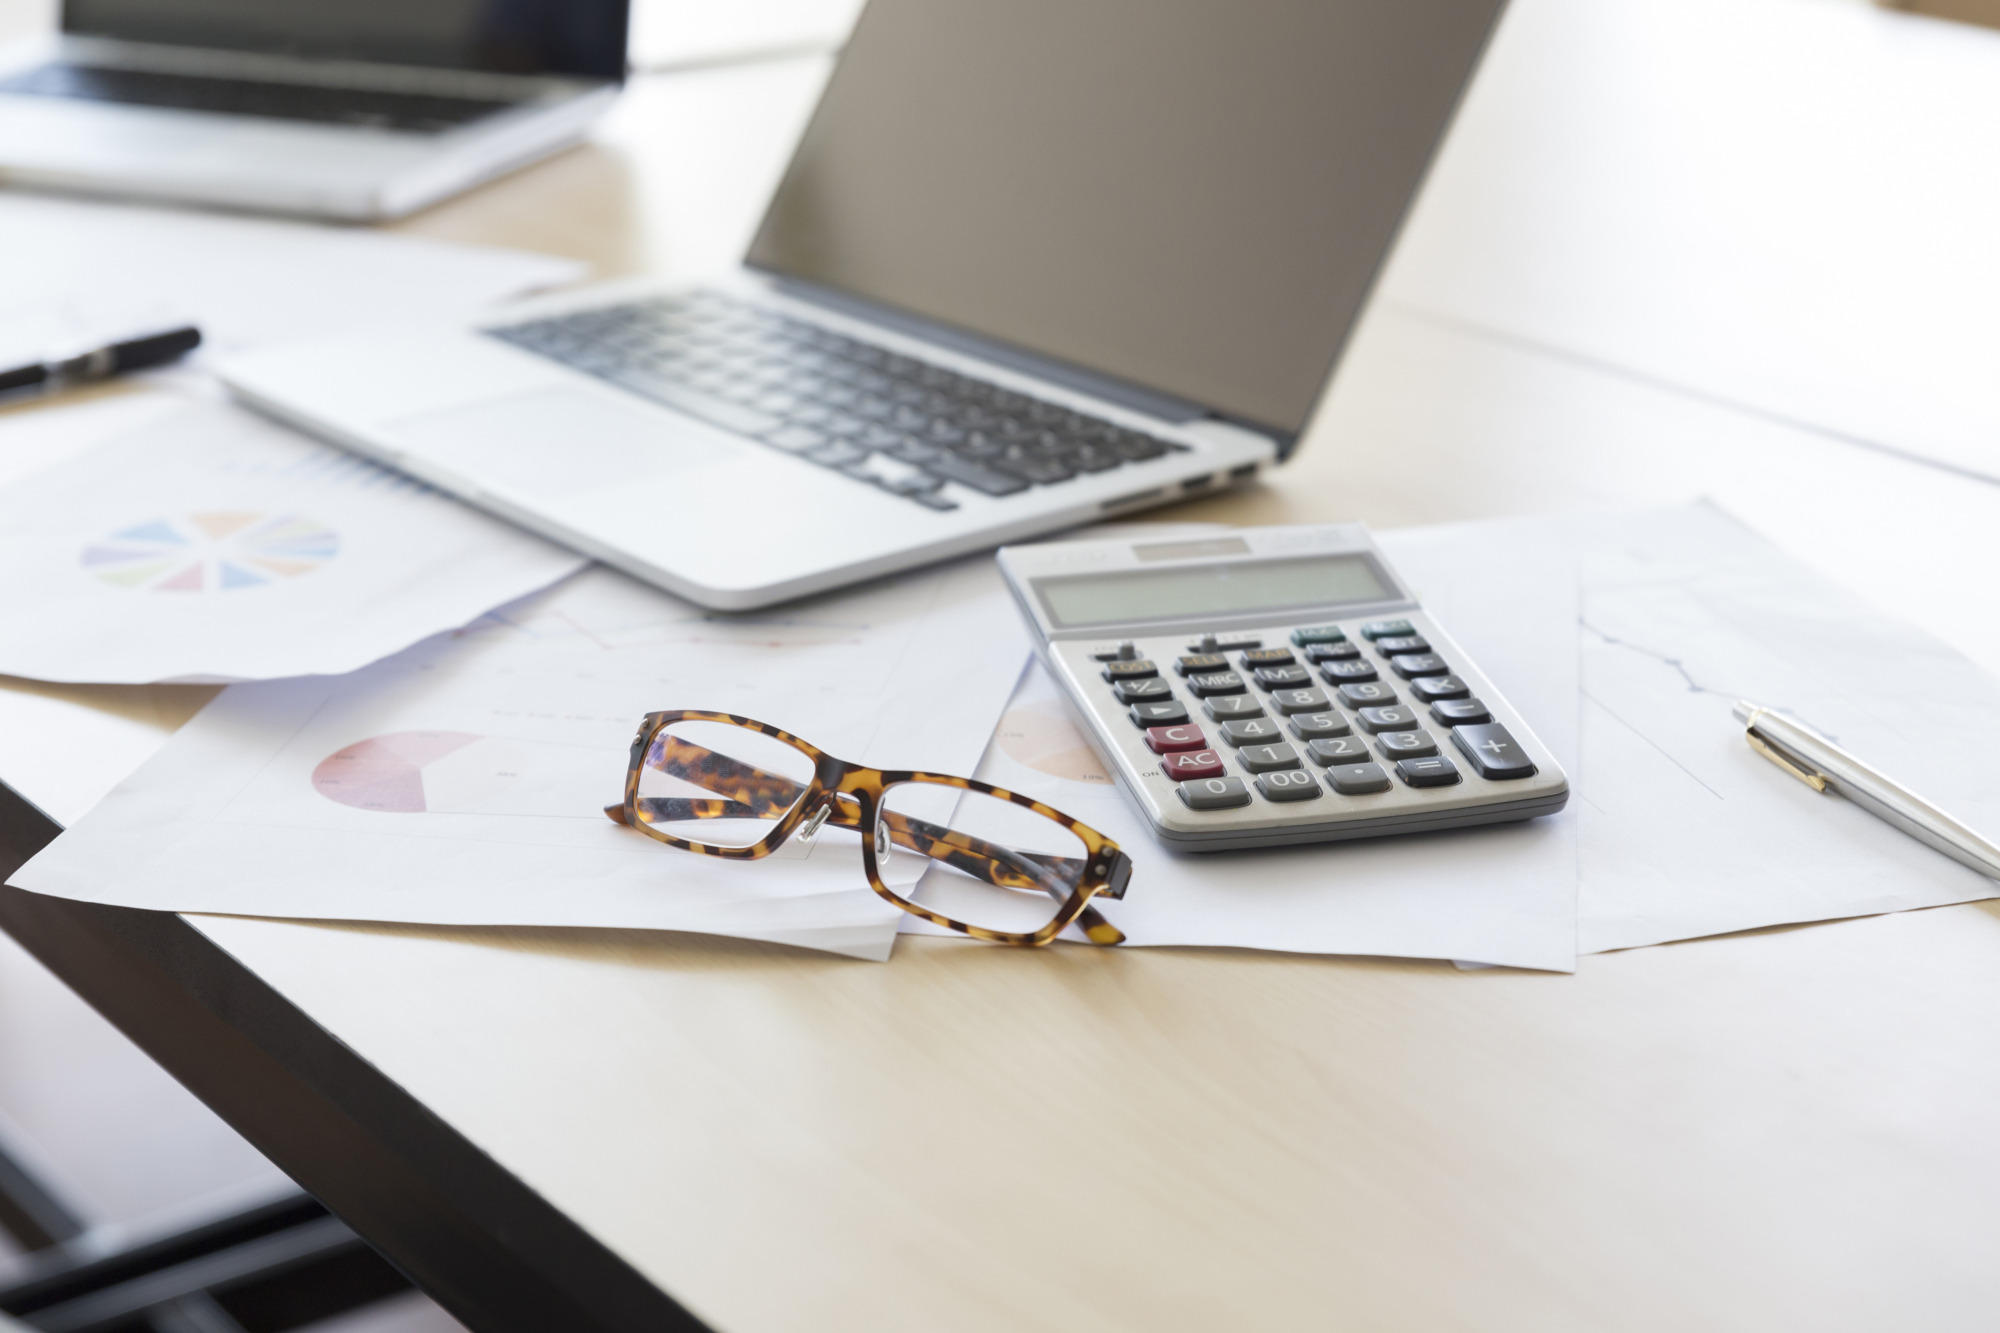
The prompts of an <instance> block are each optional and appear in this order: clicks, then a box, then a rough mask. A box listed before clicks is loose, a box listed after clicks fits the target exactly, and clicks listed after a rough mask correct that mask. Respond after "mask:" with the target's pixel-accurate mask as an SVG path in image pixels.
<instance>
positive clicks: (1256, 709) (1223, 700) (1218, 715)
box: [1201, 694, 1264, 722]
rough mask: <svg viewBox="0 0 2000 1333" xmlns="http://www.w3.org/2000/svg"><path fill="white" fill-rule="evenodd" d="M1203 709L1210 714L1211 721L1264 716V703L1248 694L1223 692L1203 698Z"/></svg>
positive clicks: (1231, 720) (1232, 720)
mask: <svg viewBox="0 0 2000 1333" xmlns="http://www.w3.org/2000/svg"><path fill="white" fill-rule="evenodd" d="M1201 711H1202V712H1204V713H1207V714H1208V717H1209V720H1210V721H1211V722H1234V721H1237V720H1239V719H1241V718H1246V717H1262V716H1264V705H1263V704H1261V703H1258V702H1257V701H1256V700H1255V699H1253V698H1251V697H1250V696H1249V695H1247V694H1222V695H1217V696H1216V697H1215V698H1213V699H1204V700H1202V701H1201Z"/></svg>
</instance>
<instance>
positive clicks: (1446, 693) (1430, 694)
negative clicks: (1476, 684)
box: [1410, 676, 1472, 703]
mask: <svg viewBox="0 0 2000 1333" xmlns="http://www.w3.org/2000/svg"><path fill="white" fill-rule="evenodd" d="M1410 693H1411V694H1414V695H1416V696H1417V698H1419V699H1421V700H1422V701H1423V702H1425V703H1435V702H1437V701H1438V700H1439V699H1463V698H1465V697H1466V696H1467V695H1469V694H1471V693H1472V687H1471V686H1469V685H1467V684H1466V683H1465V682H1464V681H1462V680H1460V679H1459V678H1458V677H1457V676H1425V677H1424V678H1423V679H1421V680H1414V681H1411V682H1410Z"/></svg>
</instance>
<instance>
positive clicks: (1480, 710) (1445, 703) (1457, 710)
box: [1431, 699, 1493, 727]
mask: <svg viewBox="0 0 2000 1333" xmlns="http://www.w3.org/2000/svg"><path fill="white" fill-rule="evenodd" d="M1431 716H1432V717H1434V718H1436V719H1437V720H1438V721H1439V722H1441V723H1443V724H1444V725H1445V726H1447V727H1466V726H1475V725H1477V724H1478V723H1481V722H1491V721H1492V720H1493V714H1491V713H1489V712H1487V711H1486V705H1485V704H1483V703H1481V702H1479V700H1477V699H1440V700H1438V701H1437V702H1436V703H1434V704H1432V705H1431Z"/></svg>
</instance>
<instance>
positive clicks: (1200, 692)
mask: <svg viewBox="0 0 2000 1333" xmlns="http://www.w3.org/2000/svg"><path fill="white" fill-rule="evenodd" d="M1187 683H1188V688H1189V689H1191V690H1193V691H1194V692H1195V696H1196V697H1197V698H1202V699H1206V698H1208V697H1209V696H1210V695H1214V694H1241V693H1243V691H1244V690H1245V689H1246V688H1248V687H1247V686H1245V685H1244V684H1243V677H1241V676H1239V675H1237V674H1236V673H1235V672H1234V671H1217V672H1213V673H1211V674H1209V675H1206V676H1189V677H1188V678H1187Z"/></svg>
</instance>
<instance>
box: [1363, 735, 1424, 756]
mask: <svg viewBox="0 0 2000 1333" xmlns="http://www.w3.org/2000/svg"><path fill="white" fill-rule="evenodd" d="M1375 748H1376V749H1378V750H1380V751H1381V752H1382V757H1383V758H1384V759H1423V758H1426V757H1427V756H1430V755H1434V754H1436V753H1437V752H1438V743H1437V742H1436V741H1434V740H1432V739H1431V734H1430V733H1429V732H1428V731H1385V732H1383V733H1382V734H1381V735H1380V736H1377V737H1376V738H1375Z"/></svg>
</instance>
